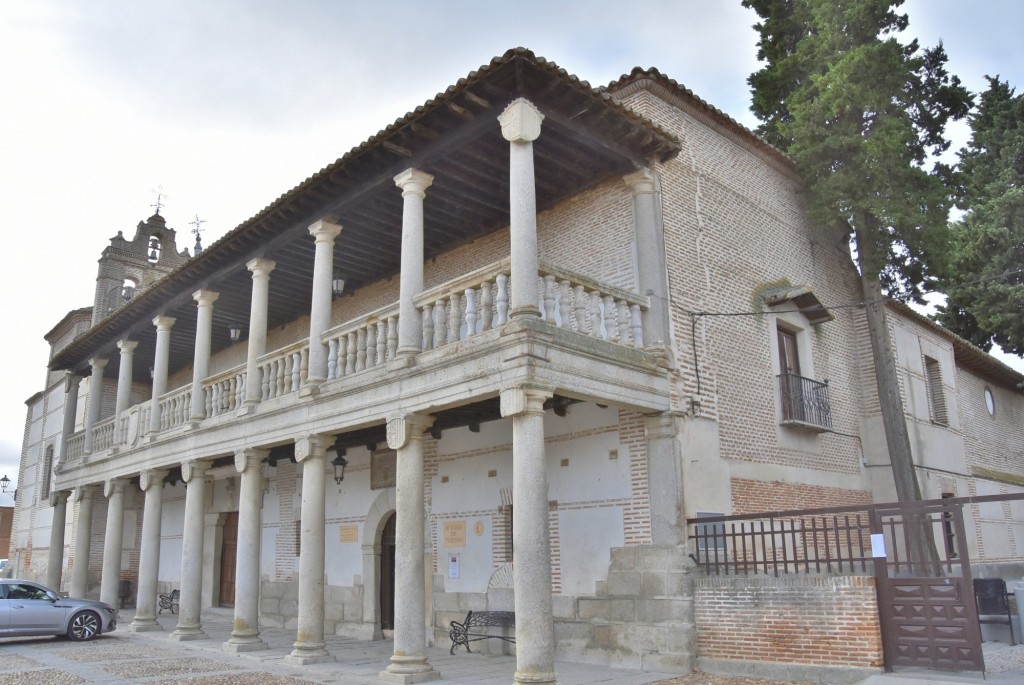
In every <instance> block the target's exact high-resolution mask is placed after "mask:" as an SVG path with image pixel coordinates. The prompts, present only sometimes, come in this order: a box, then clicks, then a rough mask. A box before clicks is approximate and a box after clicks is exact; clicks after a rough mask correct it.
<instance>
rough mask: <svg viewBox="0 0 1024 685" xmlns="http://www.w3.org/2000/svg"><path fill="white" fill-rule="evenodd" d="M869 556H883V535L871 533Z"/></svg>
mask: <svg viewBox="0 0 1024 685" xmlns="http://www.w3.org/2000/svg"><path fill="white" fill-rule="evenodd" d="M871 556H873V557H876V558H877V557H884V556H885V536H884V535H882V534H881V533H872V535H871Z"/></svg>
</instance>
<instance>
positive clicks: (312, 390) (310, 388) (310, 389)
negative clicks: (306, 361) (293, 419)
mask: <svg viewBox="0 0 1024 685" xmlns="http://www.w3.org/2000/svg"><path fill="white" fill-rule="evenodd" d="M319 394H320V382H318V381H306V385H304V386H302V387H301V388H299V397H316V396H317V395H319Z"/></svg>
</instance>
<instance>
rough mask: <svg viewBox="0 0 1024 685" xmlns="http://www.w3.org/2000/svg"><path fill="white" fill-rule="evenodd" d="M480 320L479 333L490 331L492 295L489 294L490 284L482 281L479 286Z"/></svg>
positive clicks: (492, 313)
mask: <svg viewBox="0 0 1024 685" xmlns="http://www.w3.org/2000/svg"><path fill="white" fill-rule="evenodd" d="M480 318H481V321H482V325H481V326H480V330H481V331H489V330H491V324H492V323H493V320H494V293H492V292H491V282H490V281H484V282H483V283H481V284H480Z"/></svg>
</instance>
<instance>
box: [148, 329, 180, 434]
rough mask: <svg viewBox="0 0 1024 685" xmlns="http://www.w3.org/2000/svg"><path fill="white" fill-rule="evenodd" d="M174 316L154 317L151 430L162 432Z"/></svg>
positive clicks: (151, 431)
mask: <svg viewBox="0 0 1024 685" xmlns="http://www.w3.org/2000/svg"><path fill="white" fill-rule="evenodd" d="M175 321H176V319H175V318H174V317H173V316H158V317H156V318H154V319H153V325H154V326H156V349H155V350H154V352H153V398H152V400H151V401H150V403H149V432H150V433H159V432H160V419H161V416H160V398H161V397H162V396H163V394H164V393H165V392H167V365H168V360H169V358H170V354H171V326H173V325H174V322H175Z"/></svg>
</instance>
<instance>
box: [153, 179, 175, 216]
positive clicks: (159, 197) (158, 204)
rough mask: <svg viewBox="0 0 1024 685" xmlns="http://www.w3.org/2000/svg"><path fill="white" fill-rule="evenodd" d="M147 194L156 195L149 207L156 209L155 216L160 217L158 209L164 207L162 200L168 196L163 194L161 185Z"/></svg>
mask: <svg viewBox="0 0 1024 685" xmlns="http://www.w3.org/2000/svg"><path fill="white" fill-rule="evenodd" d="M149 192H151V193H154V194H155V195H156V202H154V203H153V204H151V205H150V207H154V208H156V215H157V216H160V209H161V208H162V207H163V206H164V200H166V199H167V198H168V197H170V196H169V195H167V193H165V192H164V187H163V186H162V185H159V186H157V187H156V189H155V190H151V191H149Z"/></svg>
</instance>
